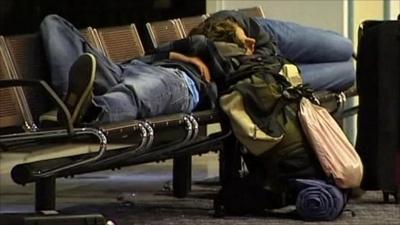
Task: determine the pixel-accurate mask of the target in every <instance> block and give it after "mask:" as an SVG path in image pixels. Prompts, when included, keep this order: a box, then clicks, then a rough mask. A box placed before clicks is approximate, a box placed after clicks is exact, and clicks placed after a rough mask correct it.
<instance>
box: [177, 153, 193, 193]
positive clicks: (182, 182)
mask: <svg viewBox="0 0 400 225" xmlns="http://www.w3.org/2000/svg"><path fill="white" fill-rule="evenodd" d="M172 186H173V193H174V196H175V197H177V198H184V197H186V196H187V194H188V193H189V192H190V190H191V188H192V156H191V155H183V156H178V157H175V158H174V161H173V172H172Z"/></svg>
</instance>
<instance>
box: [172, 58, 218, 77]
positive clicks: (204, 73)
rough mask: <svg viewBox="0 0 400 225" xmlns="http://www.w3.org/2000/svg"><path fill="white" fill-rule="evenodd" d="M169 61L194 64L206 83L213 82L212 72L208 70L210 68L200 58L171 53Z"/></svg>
mask: <svg viewBox="0 0 400 225" xmlns="http://www.w3.org/2000/svg"><path fill="white" fill-rule="evenodd" d="M169 59H171V60H176V61H180V62H185V63H190V64H193V65H195V66H196V67H197V69H198V70H199V71H200V74H201V76H202V77H204V79H205V80H206V81H208V82H209V81H210V80H211V75H210V70H209V69H208V66H207V65H206V64H205V63H204V61H203V60H202V59H200V58H199V57H197V56H187V55H184V54H182V53H179V52H170V53H169Z"/></svg>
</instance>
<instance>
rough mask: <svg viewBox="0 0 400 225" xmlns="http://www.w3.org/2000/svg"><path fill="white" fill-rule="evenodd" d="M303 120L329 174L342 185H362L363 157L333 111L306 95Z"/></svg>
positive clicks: (343, 186)
mask: <svg viewBox="0 0 400 225" xmlns="http://www.w3.org/2000/svg"><path fill="white" fill-rule="evenodd" d="M299 120H300V123H301V126H302V127H303V130H304V133H305V134H306V136H307V139H308V141H309V142H310V145H311V146H312V147H313V149H314V151H315V153H316V155H317V158H318V160H319V162H320V163H321V166H322V169H323V170H324V171H325V174H326V175H327V176H328V177H331V178H333V180H334V182H335V184H336V185H337V186H338V187H341V188H353V187H359V186H360V183H361V179H362V176H363V165H362V162H361V159H360V156H359V155H358V154H357V152H356V150H355V149H354V147H353V145H352V144H351V143H350V142H349V140H348V139H347V137H346V135H345V134H344V133H343V131H342V129H341V128H340V127H339V125H338V124H337V123H336V121H335V120H334V119H333V118H332V116H331V115H330V114H329V112H328V111H327V110H326V109H325V108H323V107H321V106H319V105H315V104H313V103H311V102H310V100H308V99H307V98H302V99H301V101H300V110H299Z"/></svg>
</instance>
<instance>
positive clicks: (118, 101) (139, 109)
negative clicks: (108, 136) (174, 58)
mask: <svg viewBox="0 0 400 225" xmlns="http://www.w3.org/2000/svg"><path fill="white" fill-rule="evenodd" d="M122 68H123V71H124V81H123V82H122V83H121V84H119V85H117V86H116V87H114V88H113V89H111V90H110V91H109V92H107V93H106V94H104V95H101V96H95V98H94V102H95V105H96V106H97V107H100V108H101V109H102V113H101V115H100V117H99V121H98V122H101V123H105V122H114V121H123V120H129V119H137V118H146V117H153V116H158V115H162V114H171V113H180V112H186V113H187V112H190V109H191V108H192V106H191V99H190V92H189V88H188V86H187V83H186V81H185V78H184V77H183V76H184V75H183V74H182V73H179V71H176V70H175V69H170V68H163V67H160V66H153V65H148V64H145V63H143V62H140V61H137V60H134V61H131V62H130V63H129V64H124V65H122Z"/></svg>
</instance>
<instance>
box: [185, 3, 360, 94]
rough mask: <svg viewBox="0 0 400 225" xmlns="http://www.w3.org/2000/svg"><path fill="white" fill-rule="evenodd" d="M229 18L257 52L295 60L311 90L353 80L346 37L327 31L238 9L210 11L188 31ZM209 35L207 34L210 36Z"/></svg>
mask: <svg viewBox="0 0 400 225" xmlns="http://www.w3.org/2000/svg"><path fill="white" fill-rule="evenodd" d="M226 19H231V20H233V21H234V22H236V23H237V24H238V25H240V27H241V28H243V29H244V31H245V34H246V35H247V36H248V37H249V39H247V40H245V41H246V43H247V44H248V45H249V46H251V45H253V48H254V53H255V54H259V55H267V56H268V55H270V56H273V55H278V56H282V57H284V58H287V59H289V60H291V61H293V62H294V63H296V64H297V65H298V66H299V68H300V70H301V74H302V77H303V80H304V83H306V84H309V85H310V87H311V88H313V89H314V90H329V91H343V90H346V89H348V88H349V87H351V86H352V85H353V84H354V81H355V69H354V65H353V58H352V56H353V46H352V43H351V41H350V40H349V39H347V38H345V37H343V36H342V35H340V34H338V33H335V32H332V31H328V30H322V29H317V28H313V27H307V26H303V25H300V24H296V23H292V22H287V21H278V20H272V19H266V18H257V17H255V18H252V17H248V16H246V15H244V14H242V13H240V12H238V11H231V10H224V11H219V12H216V13H214V14H212V15H211V16H210V17H209V18H207V20H205V21H204V22H203V23H201V24H200V25H198V26H197V27H196V28H194V29H193V30H192V31H191V33H190V35H194V34H204V35H206V36H208V37H209V35H207V34H206V33H209V32H208V30H210V27H213V26H215V23H216V22H218V21H223V20H226ZM209 38H210V37H209ZM214 39H215V38H214Z"/></svg>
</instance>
